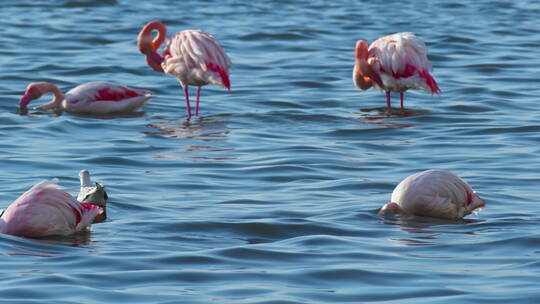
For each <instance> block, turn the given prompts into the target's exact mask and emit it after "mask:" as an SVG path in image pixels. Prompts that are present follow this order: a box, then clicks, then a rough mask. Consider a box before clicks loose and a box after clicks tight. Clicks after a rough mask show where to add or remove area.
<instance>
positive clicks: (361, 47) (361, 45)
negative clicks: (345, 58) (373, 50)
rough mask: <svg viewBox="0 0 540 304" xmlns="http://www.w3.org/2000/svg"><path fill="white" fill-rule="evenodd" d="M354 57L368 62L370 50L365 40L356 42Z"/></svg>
mask: <svg viewBox="0 0 540 304" xmlns="http://www.w3.org/2000/svg"><path fill="white" fill-rule="evenodd" d="M354 55H355V58H356V60H367V59H368V55H369V48H368V44H367V42H365V41H364V40H358V41H357V42H356V48H355V52H354Z"/></svg>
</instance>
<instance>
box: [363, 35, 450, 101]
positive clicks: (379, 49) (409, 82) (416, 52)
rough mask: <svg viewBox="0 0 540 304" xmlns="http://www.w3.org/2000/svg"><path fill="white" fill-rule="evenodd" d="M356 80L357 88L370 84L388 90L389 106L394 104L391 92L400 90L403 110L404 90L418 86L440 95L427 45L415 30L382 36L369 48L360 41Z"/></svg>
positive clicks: (367, 87)
mask: <svg viewBox="0 0 540 304" xmlns="http://www.w3.org/2000/svg"><path fill="white" fill-rule="evenodd" d="M355 57H356V58H355V59H356V60H355V64H354V70H353V82H354V84H355V85H356V87H357V88H359V89H362V90H367V89H369V88H370V87H371V86H374V87H375V88H376V89H378V90H381V91H386V106H387V107H388V108H391V107H392V103H391V100H390V92H393V93H399V97H400V105H401V108H402V109H403V93H404V92H405V91H407V90H408V89H417V90H424V91H428V92H431V93H433V94H438V93H440V92H441V90H440V89H439V86H438V85H437V82H436V81H435V78H433V76H432V75H431V74H430V73H429V71H430V69H431V64H430V62H429V60H428V58H427V55H426V45H425V44H424V42H422V40H420V39H418V37H416V36H415V35H414V34H413V33H397V34H393V35H390V36H385V37H382V38H379V39H377V40H375V42H373V43H372V44H371V45H370V46H369V48H368V44H367V42H365V41H364V40H358V42H356V50H355Z"/></svg>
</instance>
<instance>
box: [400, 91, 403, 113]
mask: <svg viewBox="0 0 540 304" xmlns="http://www.w3.org/2000/svg"><path fill="white" fill-rule="evenodd" d="M399 104H400V105H401V108H402V109H403V92H401V93H399Z"/></svg>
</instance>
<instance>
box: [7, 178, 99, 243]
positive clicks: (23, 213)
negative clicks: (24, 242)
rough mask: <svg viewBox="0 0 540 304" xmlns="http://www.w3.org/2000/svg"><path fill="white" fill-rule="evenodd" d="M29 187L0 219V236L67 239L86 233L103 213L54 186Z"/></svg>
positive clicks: (48, 184) (39, 185) (42, 184)
mask: <svg viewBox="0 0 540 304" xmlns="http://www.w3.org/2000/svg"><path fill="white" fill-rule="evenodd" d="M56 182H57V180H56V179H53V180H51V181H45V182H42V183H39V184H37V185H35V186H34V187H32V188H31V189H30V190H28V191H26V192H25V193H24V194H23V195H21V196H20V197H19V198H18V199H17V200H16V201H15V202H13V203H12V204H11V205H9V206H8V207H7V209H6V210H5V211H4V212H3V214H2V217H0V233H5V234H11V235H16V236H26V237H43V236H50V235H69V234H72V233H75V232H79V231H83V230H85V229H87V228H88V227H89V226H90V225H91V224H92V222H93V221H94V219H95V218H96V216H98V215H99V214H101V213H102V212H103V210H102V209H101V208H100V207H98V206H95V205H92V204H89V203H80V202H79V201H77V200H76V199H75V198H74V197H73V196H71V195H70V194H69V193H67V192H65V191H64V189H62V188H61V187H60V186H58V185H57V184H56Z"/></svg>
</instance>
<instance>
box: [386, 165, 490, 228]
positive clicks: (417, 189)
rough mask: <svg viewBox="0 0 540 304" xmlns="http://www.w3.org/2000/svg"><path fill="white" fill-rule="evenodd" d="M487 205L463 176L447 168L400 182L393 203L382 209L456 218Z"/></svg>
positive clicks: (393, 195) (424, 172)
mask: <svg viewBox="0 0 540 304" xmlns="http://www.w3.org/2000/svg"><path fill="white" fill-rule="evenodd" d="M485 205H486V203H485V201H484V200H483V199H482V198H480V196H479V195H478V194H476V192H474V191H473V189H472V188H471V186H469V184H467V182H465V181H464V180H462V179H461V178H459V177H457V176H455V175H454V174H452V173H450V172H448V171H444V170H427V171H423V172H419V173H416V174H413V175H411V176H409V177H407V178H405V179H404V180H403V181H402V182H401V183H399V185H397V187H396V188H395V189H394V191H393V192H392V198H391V202H390V203H388V204H386V205H384V206H383V207H382V208H381V211H380V212H381V213H385V212H394V213H401V214H404V215H418V216H430V217H438V218H445V219H452V220H457V219H462V218H463V217H464V216H466V215H468V214H471V213H472V212H473V211H474V210H475V209H477V208H483V207H485Z"/></svg>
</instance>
